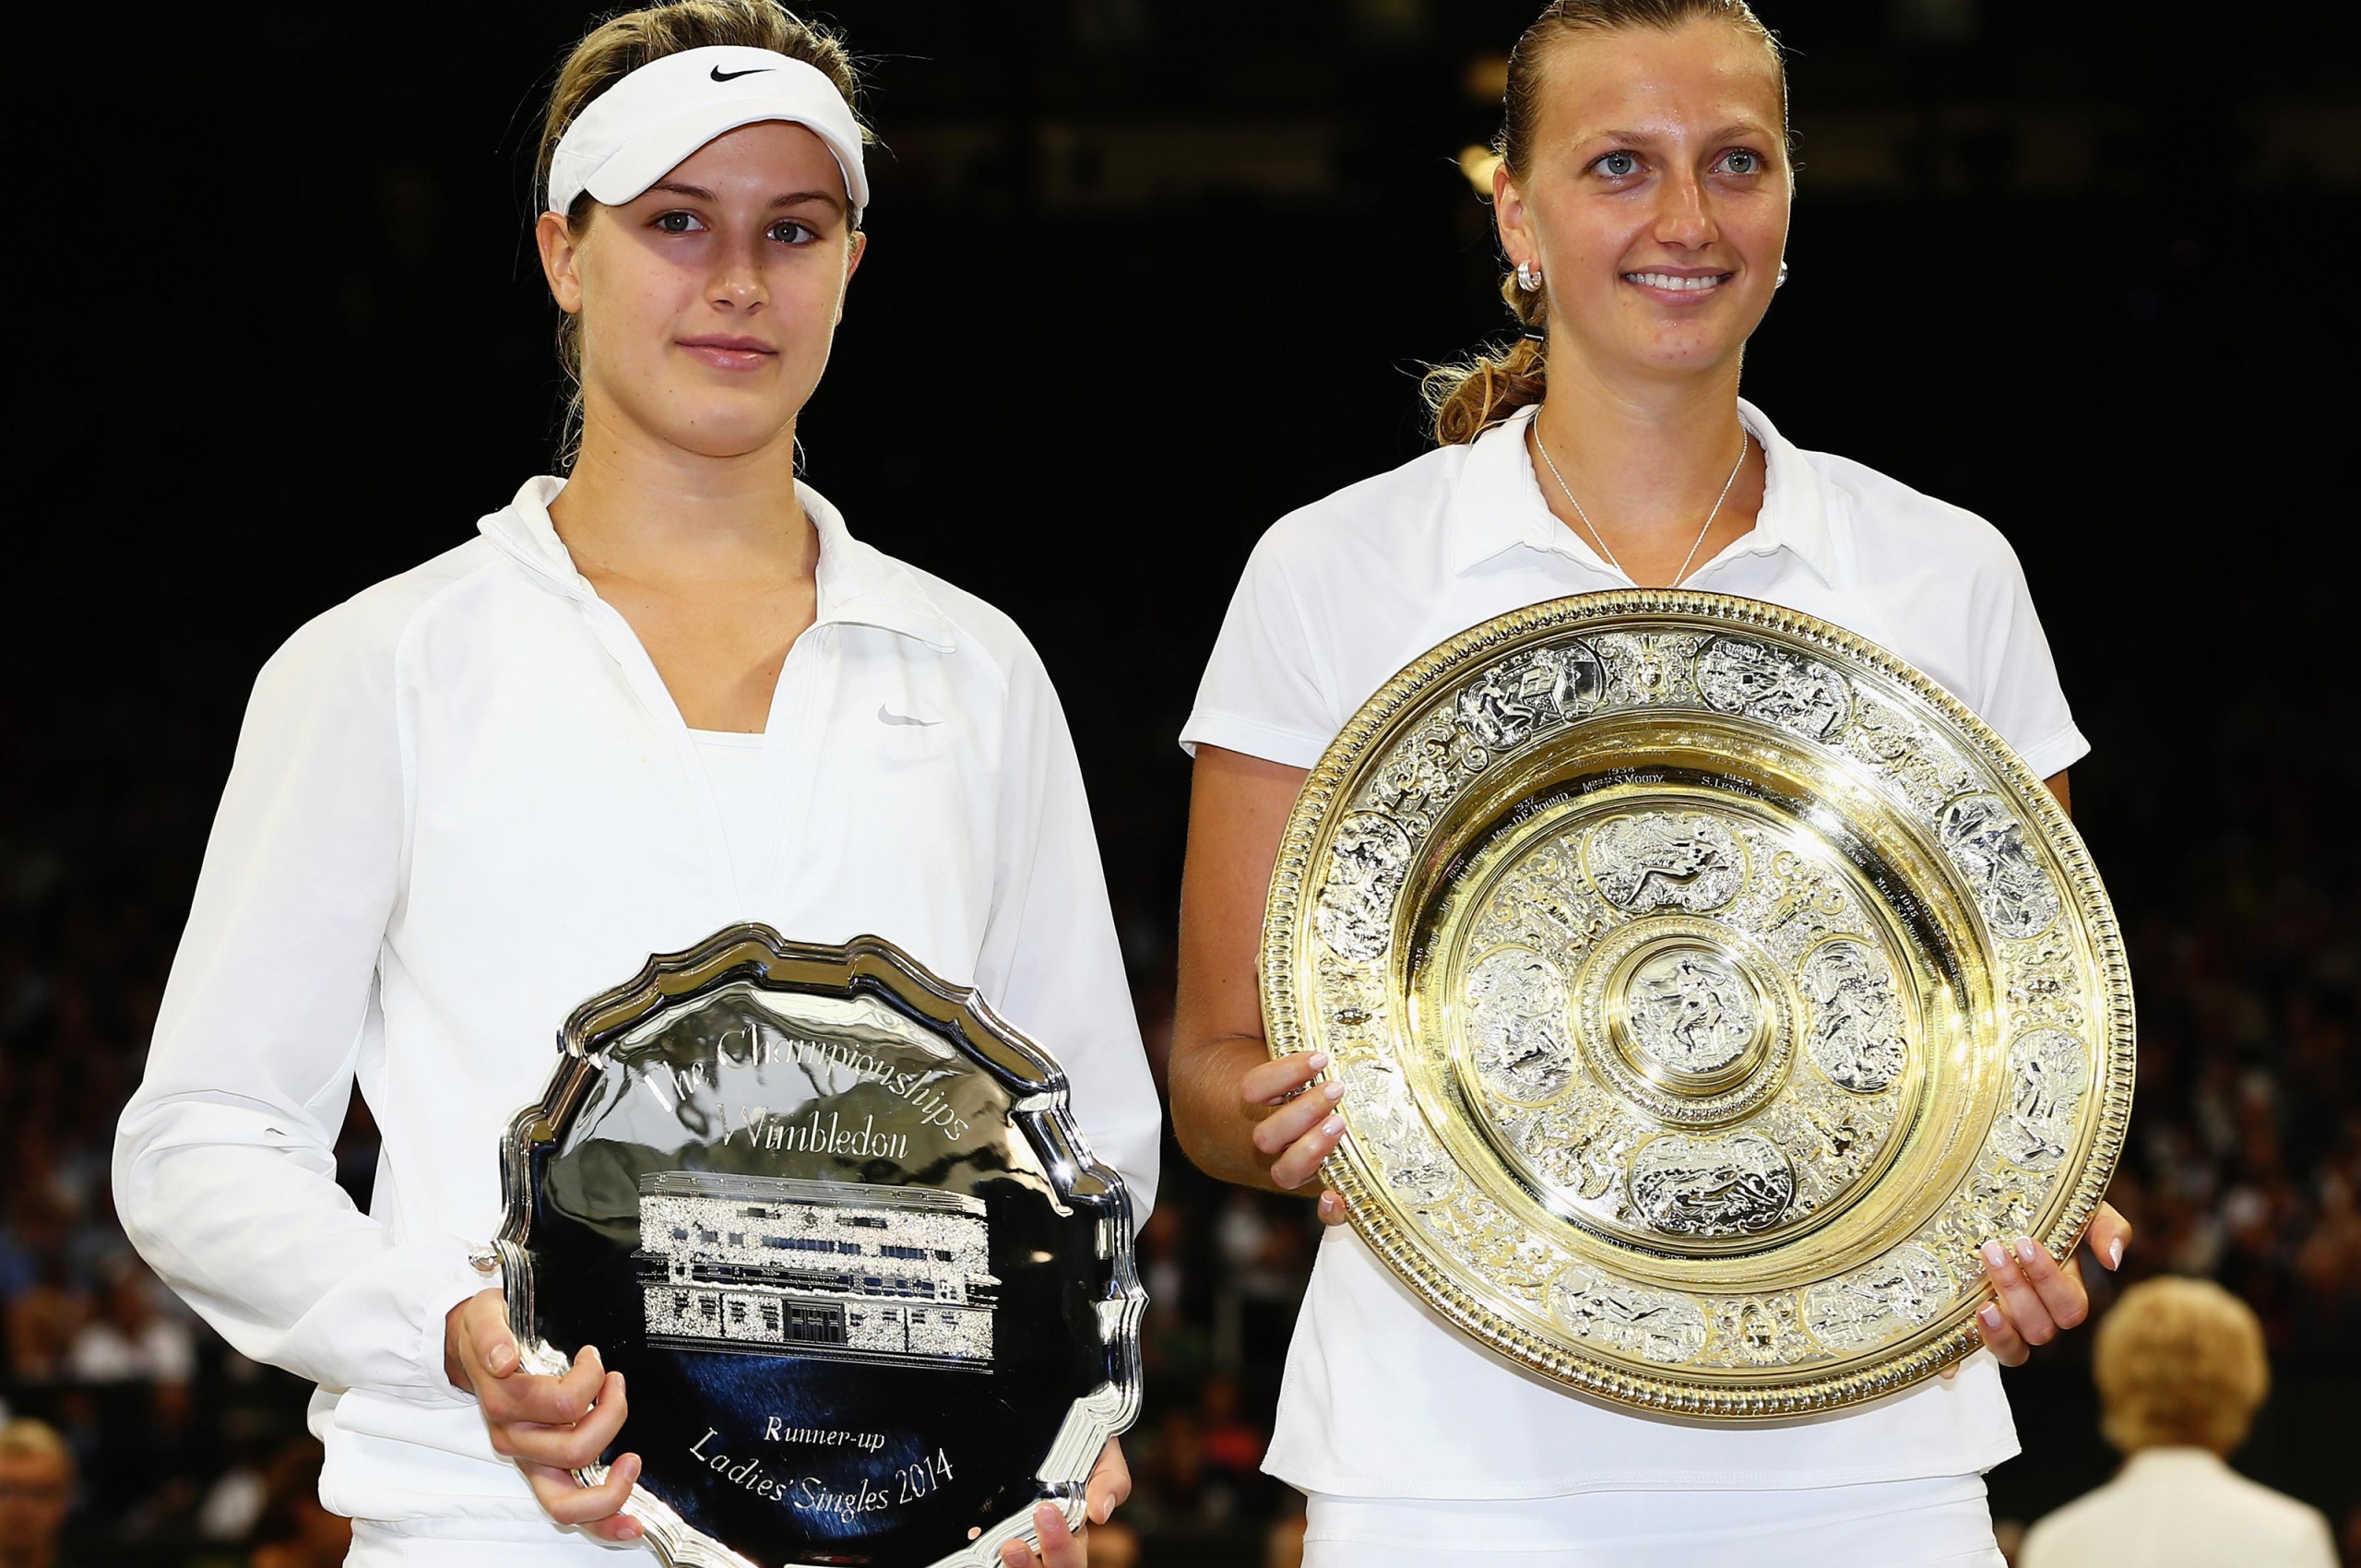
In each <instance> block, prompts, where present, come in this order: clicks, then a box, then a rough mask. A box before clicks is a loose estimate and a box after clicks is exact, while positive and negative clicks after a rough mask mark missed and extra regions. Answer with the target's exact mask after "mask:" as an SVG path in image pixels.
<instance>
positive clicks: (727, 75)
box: [707, 65, 778, 82]
mask: <svg viewBox="0 0 2361 1568" xmlns="http://www.w3.org/2000/svg"><path fill="white" fill-rule="evenodd" d="M777 69H778V67H777V65H749V66H747V67H746V68H745V69H744V70H742V71H725V70H723V69H722V68H721V67H720V66H718V65H716V66H715V67H714V68H713V69H712V70H711V71H710V72H708V73H707V74H708V75H710V76H711V77H713V79H714V80H715V81H718V82H734V81H736V80H737V79H738V78H739V77H751V76H753V74H754V73H755V72H757V71H776V70H777Z"/></svg>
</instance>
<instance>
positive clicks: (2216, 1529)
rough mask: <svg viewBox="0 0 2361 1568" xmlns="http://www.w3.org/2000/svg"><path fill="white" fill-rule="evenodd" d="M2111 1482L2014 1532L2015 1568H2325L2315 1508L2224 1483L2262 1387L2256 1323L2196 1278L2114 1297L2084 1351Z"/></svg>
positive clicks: (2252, 1486)
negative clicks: (2218, 1567) (2119, 1462)
mask: <svg viewBox="0 0 2361 1568" xmlns="http://www.w3.org/2000/svg"><path fill="white" fill-rule="evenodd" d="M2091 1371H2092V1375H2093V1376H2094V1378H2095V1379H2096V1381H2097V1383H2098V1385H2099V1406H2100V1411H2101V1414H2100V1430H2101V1431H2104V1432H2105V1433H2106V1440H2107V1441H2108V1442H2109V1443H2113V1444H2114V1445H2115V1446H2116V1447H2117V1448H2118V1449H2120V1450H2122V1451H2123V1454H2124V1455H2125V1460H2124V1466H2123V1469H2122V1471H2121V1473H2119V1474H2118V1475H2117V1477H2116V1478H2115V1479H2113V1480H2111V1481H2109V1482H2107V1483H2106V1485H2105V1486H2103V1487H2101V1488H2099V1489H2098V1490H2097V1491H2094V1492H2092V1493H2090V1494H2089V1495H2088V1496H2085V1497H2081V1498H2078V1499H2076V1500H2075V1501H2074V1502H2072V1503H2068V1504H2067V1505H2066V1506H2065V1507H2063V1508H2060V1509H2059V1510H2058V1512H2056V1513H2055V1514H2052V1515H2049V1516H2048V1517H2047V1518H2045V1519H2043V1520H2041V1521H2040V1522H2038V1523H2037V1524H2035V1526H2034V1527H2033V1528H2032V1529H2031V1530H2030V1531H2029V1532H2027V1533H2026V1536H2025V1544H2024V1548H2023V1551H2022V1552H2020V1553H2019V1555H2018V1557H2017V1568H2082V1565H2084V1564H2091V1565H2093V1568H2184V1565H2185V1568H2210V1565H2212V1564H2215V1563H2225V1562H2236V1563H2240V1564H2242V1565H2245V1568H2335V1563H2336V1546H2335V1543H2334V1542H2333V1541H2331V1539H2330V1538H2329V1528H2328V1520H2327V1518H2326V1517H2325V1516H2323V1515H2321V1514H2320V1513H2319V1510H2317V1509H2314V1508H2308V1507H2306V1506H2305V1505H2304V1504H2303V1503H2298V1502H2296V1500H2295V1499H2294V1498H2292V1497H2283V1496H2282V1495H2280V1494H2279V1493H2278V1492H2275V1491H2272V1490H2271V1489H2270V1488H2268V1487H2264V1486H2258V1485H2257V1484H2256V1483H2254V1482H2253V1481H2250V1480H2248V1479H2246V1478H2245V1477H2243V1476H2240V1475H2238V1474H2236V1472H2234V1471H2233V1470H2232V1469H2231V1468H2230V1467H2229V1466H2228V1465H2226V1464H2225V1463H2223V1461H2224V1459H2225V1457H2226V1456H2227V1455H2230V1454H2232V1453H2234V1452H2235V1451H2236V1449H2237V1447H2238V1445H2239V1444H2240V1443H2244V1442H2245V1441H2246V1438H2247V1431H2248V1428H2249V1427H2250V1426H2251V1425H2252V1424H2253V1422H2254V1413H2255V1411H2256V1410H2257V1409H2259V1408H2261V1405H2262V1400H2263V1396H2264V1395H2265V1394H2267V1393H2268V1392H2269V1391H2270V1388H2271V1363H2270V1361H2269V1360H2267V1359H2266V1358H2265V1356H2264V1354H2263V1348H2262V1324H2261V1322H2260V1320H2259V1319H2257V1318H2256V1316H2255V1315H2254V1312H2253V1310H2252V1309H2251V1308H2249V1307H2248V1305H2247V1304H2246V1303H2245V1302H2244V1301H2239V1300H2238V1299H2237V1298H2236V1296H2233V1295H2231V1294H2230V1293H2229V1292H2228V1291H2227V1290H2225V1289H2222V1288H2221V1287H2220V1286H2219V1285H2216V1284H2214V1283H2213V1281H2211V1280H2207V1279H2173V1278H2165V1279H2151V1280H2148V1281H2145V1282H2144V1283H2142V1284H2139V1285H2135V1286H2133V1287H2132V1288H2131V1289H2129V1290H2127V1291H2125V1292H2124V1293H2123V1299H2122V1300H2121V1301H2118V1303H2116V1307H2115V1310H2114V1311H2113V1312H2111V1313H2108V1314H2107V1315H2106V1318H2105V1319H2103V1320H2102V1321H2101V1322H2100V1324H2099V1329H2098V1335H2097V1337H2096V1339H2095V1340H2094V1343H2093V1345H2092V1361H2091Z"/></svg>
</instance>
